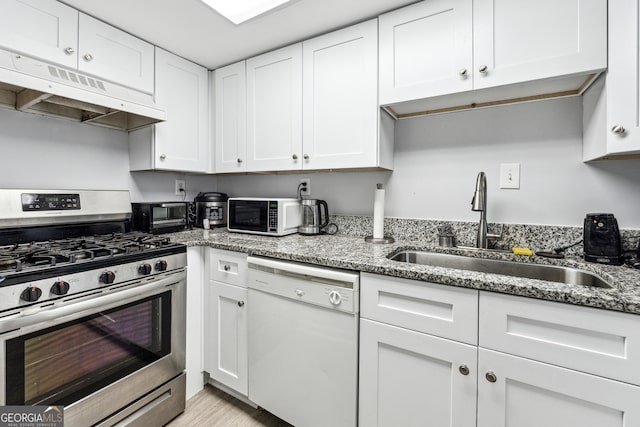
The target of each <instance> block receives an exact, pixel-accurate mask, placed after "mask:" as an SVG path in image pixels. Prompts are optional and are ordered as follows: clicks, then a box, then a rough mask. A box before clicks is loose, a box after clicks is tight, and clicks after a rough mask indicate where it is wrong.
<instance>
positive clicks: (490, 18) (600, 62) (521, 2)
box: [473, 0, 637, 89]
mask: <svg viewBox="0 0 640 427" xmlns="http://www.w3.org/2000/svg"><path fill="white" fill-rule="evenodd" d="M606 16H607V1H606V0H563V1H557V0H538V1H530V0H474V1H473V34H474V39H473V45H474V60H473V63H474V88H476V89H480V88H485V87H491V86H500V85H506V84H511V83H519V82H526V81H530V80H537V79H543V78H549V77H555V76H564V75H568V74H576V73H587V72H592V71H599V70H602V69H604V68H606V66H607V21H606ZM635 39H637V37H635ZM481 67H486V70H485V71H484V72H482V71H481Z"/></svg>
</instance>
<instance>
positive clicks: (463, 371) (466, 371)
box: [458, 365, 469, 375]
mask: <svg viewBox="0 0 640 427" xmlns="http://www.w3.org/2000/svg"><path fill="white" fill-rule="evenodd" d="M458 371H460V373H461V374H462V375H469V367H468V366H467V365H460V367H459V368H458Z"/></svg>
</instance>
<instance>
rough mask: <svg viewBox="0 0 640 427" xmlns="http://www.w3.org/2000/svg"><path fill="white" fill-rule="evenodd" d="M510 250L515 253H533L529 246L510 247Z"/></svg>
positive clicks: (529, 254) (528, 254)
mask: <svg viewBox="0 0 640 427" xmlns="http://www.w3.org/2000/svg"><path fill="white" fill-rule="evenodd" d="M511 251H512V252H513V253H514V254H516V255H526V256H531V255H533V251H532V250H531V249H529V248H511Z"/></svg>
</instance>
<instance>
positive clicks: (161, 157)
mask: <svg viewBox="0 0 640 427" xmlns="http://www.w3.org/2000/svg"><path fill="white" fill-rule="evenodd" d="M166 158H167V155H166V154H160V160H162V161H163V162H164V161H165V159H166Z"/></svg>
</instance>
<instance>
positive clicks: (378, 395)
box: [359, 319, 478, 427]
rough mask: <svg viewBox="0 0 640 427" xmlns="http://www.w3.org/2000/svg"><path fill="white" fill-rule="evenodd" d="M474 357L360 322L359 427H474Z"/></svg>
mask: <svg viewBox="0 0 640 427" xmlns="http://www.w3.org/2000/svg"><path fill="white" fill-rule="evenodd" d="M477 351H478V350H477V347H475V346H471V345H468V344H462V343H459V342H456V341H452V340H447V339H443V338H438V337H434V336H432V335H427V334H422V333H419V332H415V331H411V330H408V329H403V328H398V327H395V326H390V325H385V324H383V323H379V322H375V321H371V320H367V319H361V320H360V397H359V414H360V415H359V423H360V425H361V426H403V427H410V426H424V425H430V426H438V427H445V426H458V427H468V426H472V425H474V424H475V419H476V372H477V369H476V363H477Z"/></svg>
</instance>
